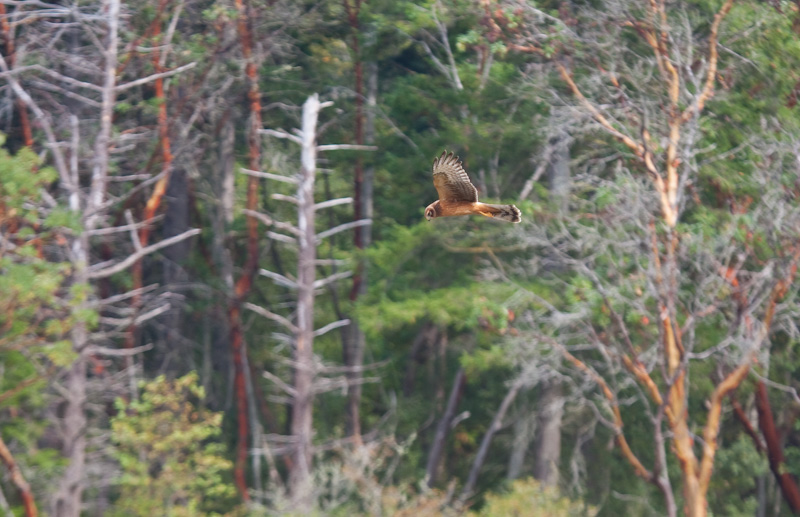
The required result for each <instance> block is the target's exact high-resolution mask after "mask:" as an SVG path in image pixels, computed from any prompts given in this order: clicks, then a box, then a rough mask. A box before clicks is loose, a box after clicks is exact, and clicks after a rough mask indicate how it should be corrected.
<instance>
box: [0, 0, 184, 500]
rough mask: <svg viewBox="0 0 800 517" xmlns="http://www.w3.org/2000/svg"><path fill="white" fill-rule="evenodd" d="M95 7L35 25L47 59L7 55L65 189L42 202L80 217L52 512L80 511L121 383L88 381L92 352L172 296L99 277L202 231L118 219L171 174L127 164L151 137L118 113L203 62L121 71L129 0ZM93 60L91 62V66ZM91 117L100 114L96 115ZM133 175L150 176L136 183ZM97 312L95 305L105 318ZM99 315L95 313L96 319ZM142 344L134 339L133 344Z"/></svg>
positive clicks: (71, 235) (67, 243) (10, 83)
mask: <svg viewBox="0 0 800 517" xmlns="http://www.w3.org/2000/svg"><path fill="white" fill-rule="evenodd" d="M50 7H51V6H50V5H49V4H42V5H39V6H35V8H34V9H32V10H31V11H28V12H27V14H28V15H30V16H34V17H35V16H36V15H37V12H36V11H37V9H43V10H48V9H50ZM92 7H93V8H94V9H96V11H97V12H93V10H92V9H91V8H87V9H86V10H85V12H84V11H80V12H77V11H76V12H74V13H73V12H71V13H70V14H69V16H67V18H70V19H71V17H73V16H77V17H79V18H80V19H79V20H78V21H79V22H80V23H78V24H71V23H66V22H65V23H64V24H63V26H62V25H61V24H60V23H53V24H50V25H43V26H41V27H42V28H41V31H31V32H30V33H26V38H29V39H31V41H33V42H34V43H35V44H38V45H41V48H42V49H43V50H42V53H41V54H38V55H36V56H33V58H34V59H35V60H36V61H38V62H36V63H35V64H31V65H26V66H24V67H21V65H22V64H23V63H22V62H21V61H20V60H21V59H22V58H23V57H22V56H20V55H17V64H18V68H17V69H16V70H12V69H11V67H10V66H9V65H8V63H7V61H6V60H5V59H4V58H2V57H0V71H2V73H3V76H4V79H5V80H6V84H7V87H9V88H11V90H13V92H14V94H15V96H16V97H17V98H18V99H20V100H21V101H22V102H23V103H24V105H25V108H26V109H27V110H28V111H29V112H30V113H31V115H32V118H33V119H34V120H35V121H36V123H37V125H38V127H40V128H41V134H38V135H36V137H38V138H40V140H38V141H35V147H37V146H40V147H41V148H42V149H43V150H44V152H45V154H46V157H47V160H48V161H49V162H50V163H52V165H53V166H54V168H55V170H56V172H57V173H58V176H59V183H58V187H59V190H58V191H55V192H54V193H53V195H50V196H46V197H45V200H46V201H47V205H46V206H43V207H42V209H41V213H42V215H43V217H46V216H47V214H49V213H51V212H53V211H56V210H65V211H67V212H69V213H70V214H71V217H72V218H73V219H74V220H75V221H76V222H77V226H78V228H76V229H70V228H60V229H59V230H58V231H59V232H60V233H61V235H62V237H63V239H62V240H61V242H63V243H64V244H63V246H61V249H60V250H59V258H63V259H66V260H68V261H69V262H70V263H71V268H72V269H71V271H72V274H71V276H70V278H69V280H68V285H66V286H65V290H64V292H65V293H69V294H68V295H67V296H66V299H65V300H63V303H64V307H69V308H70V314H68V315H67V316H66V318H67V319H68V320H69V321H71V322H72V328H71V331H70V340H71V343H72V351H73V353H74V355H75V359H74V361H73V362H72V364H71V366H69V367H68V368H66V369H64V370H63V371H61V372H59V373H58V374H57V375H54V376H53V378H52V379H51V386H52V388H53V390H54V391H55V392H56V393H57V394H58V396H59V397H60V398H61V399H62V403H61V405H60V406H61V407H60V412H59V416H58V418H57V419H56V420H55V423H54V428H55V430H56V432H57V433H58V435H59V441H60V447H61V452H62V454H63V455H64V457H65V459H66V467H65V469H64V472H63V474H62V476H61V478H60V480H59V481H58V483H57V487H56V489H55V490H53V494H52V499H51V501H50V505H49V506H50V512H51V513H53V514H54V515H64V516H77V515H79V513H80V512H81V509H82V508H83V501H82V499H83V497H82V496H83V488H84V485H85V483H86V476H87V454H86V448H87V443H88V439H89V435H90V433H91V431H90V420H89V418H88V413H87V412H88V409H89V406H90V404H92V403H94V402H95V401H96V399H95V397H96V396H101V394H102V393H103V391H107V393H108V394H107V395H102V396H103V397H106V396H111V397H113V396H114V395H115V394H116V393H118V392H119V389H114V390H110V389H109V386H103V387H102V388H101V389H98V388H100V386H99V385H97V383H98V382H100V383H101V384H102V382H103V381H102V380H96V381H92V382H90V381H89V379H88V376H87V375H88V364H89V361H90V359H91V358H96V357H121V358H124V357H127V356H129V354H118V353H117V351H116V350H115V349H114V348H113V347H112V346H108V345H109V344H111V343H113V342H114V340H116V339H117V338H120V337H122V336H123V334H124V329H126V328H128V327H129V326H131V325H139V324H141V323H143V322H145V321H147V320H149V319H151V318H154V317H156V316H158V315H159V314H161V313H163V312H164V311H165V310H166V309H167V308H168V302H165V301H164V300H163V299H161V300H153V302H154V304H153V305H152V306H147V310H145V311H144V312H141V313H135V312H133V313H132V312H131V311H130V309H129V307H128V306H127V305H128V303H129V302H130V300H131V299H132V298H135V297H137V296H141V295H142V294H144V293H147V292H150V291H151V290H152V289H151V288H145V287H140V288H138V289H133V290H130V291H127V292H123V293H119V294H114V295H109V296H106V297H105V298H101V297H99V296H98V291H97V286H98V283H99V282H100V281H102V280H103V279H106V278H108V277H110V276H112V275H114V274H116V273H119V272H121V271H124V270H126V269H128V268H130V267H132V266H133V265H134V264H135V263H136V262H137V261H139V260H141V259H142V258H143V257H145V256H146V255H149V254H151V253H154V252H156V251H158V250H160V249H163V248H165V247H167V246H170V245H172V244H174V243H177V242H180V241H183V240H185V239H187V238H189V237H191V236H193V235H196V234H198V233H199V230H188V231H185V232H183V233H181V234H179V235H175V236H173V237H171V238H169V239H165V240H162V241H159V242H156V243H154V244H148V243H147V242H144V243H143V242H142V241H141V239H140V234H139V232H140V231H141V230H142V229H143V228H144V227H145V226H147V224H148V222H136V221H135V220H133V218H132V216H131V215H130V213H128V217H127V218H126V219H127V220H126V222H125V223H120V224H114V223H112V221H113V220H114V218H113V217H112V216H111V213H112V211H113V210H115V209H117V208H118V207H119V206H120V205H121V204H122V203H123V202H124V201H125V200H126V199H128V198H129V197H130V196H131V195H134V194H135V193H136V192H139V191H142V190H144V189H147V188H149V187H151V186H152V185H153V184H154V183H157V182H158V181H159V179H160V178H161V177H162V175H161V174H158V175H155V176H153V177H151V176H149V175H145V176H142V175H141V174H128V173H126V169H127V167H129V166H131V163H135V160H131V159H130V158H129V157H127V156H126V154H125V153H127V152H130V151H132V150H135V149H136V148H137V146H138V145H142V143H143V139H142V138H141V135H137V134H136V132H132V133H130V134H125V132H124V131H120V132H118V133H116V132H115V131H114V129H115V127H114V124H115V122H114V117H113V114H114V109H115V107H116V105H117V98H118V96H120V95H123V94H125V92H129V91H130V90H131V89H135V88H137V87H138V86H140V85H144V84H148V83H151V82H153V81H157V80H159V79H165V78H168V77H171V76H173V75H175V74H177V73H180V72H181V71H183V70H187V69H191V68H192V67H193V66H194V64H193V63H188V64H186V65H184V66H181V67H177V68H174V69H171V70H163V71H157V72H156V73H154V74H152V75H149V76H142V75H140V76H138V77H124V76H123V75H122V72H121V70H122V68H124V67H120V66H119V65H120V51H121V49H122V48H124V44H123V42H122V41H121V34H123V33H124V34H129V33H128V31H127V27H126V26H124V24H125V23H126V21H125V20H126V19H127V18H126V17H125V16H124V13H123V11H124V6H122V5H121V3H120V2H119V1H118V0H104V1H103V2H101V3H99V4H96V5H94V6H92ZM50 14H52V13H50ZM77 41H82V42H83V43H85V45H83V46H82V47H81V49H80V51H74V45H75V43H76V42H77ZM25 57H26V58H27V57H28V56H25ZM42 60H44V61H45V62H47V63H56V62H57V63H58V64H59V66H53V67H50V68H48V67H46V66H43V65H41V64H40V63H41V61H42ZM85 63H91V64H92V66H91V67H89V68H88V69H87V67H86V66H85ZM87 70H93V72H91V73H88V72H87ZM87 119H92V120H96V121H97V122H96V123H95V122H92V123H90V124H88V123H86V122H85V121H86V120H87ZM139 132H141V131H139ZM62 135H65V136H63V137H62ZM112 149H113V150H114V153H113V154H112ZM134 155H135V153H134ZM114 169H117V170H119V171H121V172H119V173H118V176H117V177H112V170H114ZM112 180H113V181H112ZM131 181H140V182H141V183H140V184H139V185H138V186H135V187H131V186H130V184H131ZM85 185H86V187H84V186H85ZM76 230H77V231H76ZM120 237H121V238H122V239H120ZM106 239H114V240H115V241H116V243H117V244H118V248H117V249H116V251H117V253H119V255H118V256H117V257H113V256H112V257H110V259H109V260H103V261H99V262H98V261H97V257H98V254H97V253H95V252H94V251H95V250H96V249H97V247H98V242H99V241H100V240H106ZM91 314H96V315H97V317H96V319H95V318H93V317H92V316H90V315H91ZM93 320H94V321H96V323H92V321H93ZM141 351H142V349H136V348H133V349H131V353H140V352H141ZM93 383H94V384H93Z"/></svg>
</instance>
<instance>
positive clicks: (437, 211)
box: [425, 151, 522, 223]
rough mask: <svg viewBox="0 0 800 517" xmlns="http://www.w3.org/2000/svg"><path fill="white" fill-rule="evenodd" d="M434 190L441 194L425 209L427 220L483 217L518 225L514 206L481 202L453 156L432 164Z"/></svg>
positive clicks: (458, 161)
mask: <svg viewBox="0 0 800 517" xmlns="http://www.w3.org/2000/svg"><path fill="white" fill-rule="evenodd" d="M433 186H434V187H436V192H438V193H439V199H438V201H434V202H433V203H431V204H430V205H428V208H426V209H425V219H427V220H428V221H430V220H431V219H433V218H434V217H449V216H452V215H469V214H480V215H485V216H486V217H495V218H497V219H502V220H503V221H508V222H510V223H518V222H520V221H521V220H522V219H520V215H521V212H520V211H519V208H517V207H515V206H514V205H489V204H487V203H481V202H479V201H478V189H476V188H475V185H473V184H472V182H471V181H470V180H469V176H467V173H466V171H464V166H463V165H461V160H460V159H459V158H458V156H454V155H453V153H448V152H447V151H445V152H443V153H442V155H441V156H440V157H438V158H436V159H435V160H433Z"/></svg>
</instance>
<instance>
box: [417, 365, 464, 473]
mask: <svg viewBox="0 0 800 517" xmlns="http://www.w3.org/2000/svg"><path fill="white" fill-rule="evenodd" d="M465 384H466V375H465V374H464V369H463V368H459V369H458V372H457V373H456V376H455V378H454V379H453V388H452V389H451V390H450V397H449V398H448V399H447V407H445V410H444V413H443V414H442V418H441V419H440V420H439V425H438V426H437V427H436V436H434V438H433V444H432V445H431V451H430V453H428V465H427V467H426V469H425V479H426V482H427V484H428V486H429V487H433V486H434V485H435V484H436V478H437V477H438V471H439V463H441V459H442V453H443V452H444V444H445V440H446V439H447V434H448V432H449V431H450V422H452V421H453V417H454V416H455V414H456V408H458V403H459V402H460V401H461V395H463V393H464V385H465Z"/></svg>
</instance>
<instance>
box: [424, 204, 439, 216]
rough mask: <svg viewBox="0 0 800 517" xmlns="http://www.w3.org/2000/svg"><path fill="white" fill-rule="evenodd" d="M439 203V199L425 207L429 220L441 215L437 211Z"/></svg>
mask: <svg viewBox="0 0 800 517" xmlns="http://www.w3.org/2000/svg"><path fill="white" fill-rule="evenodd" d="M438 204H439V202H438V201H434V202H433V203H431V204H430V205H428V208H426V209H425V219H427V220H428V221H430V220H431V219H433V218H434V217H436V216H437V215H439V214H438V213H437V210H436V209H437V208H439V207H438V206H437V205H438Z"/></svg>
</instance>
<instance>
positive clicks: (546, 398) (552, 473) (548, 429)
mask: <svg viewBox="0 0 800 517" xmlns="http://www.w3.org/2000/svg"><path fill="white" fill-rule="evenodd" d="M563 415H564V394H563V387H562V385H561V381H558V380H552V381H549V382H547V383H545V384H544V385H543V386H542V393H541V395H540V397H539V415H538V425H537V428H538V434H537V438H536V445H535V449H536V454H535V458H534V463H533V477H534V478H536V479H537V480H539V481H540V482H541V483H542V485H544V486H556V484H558V464H559V459H560V457H561V417H562V416H563Z"/></svg>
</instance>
